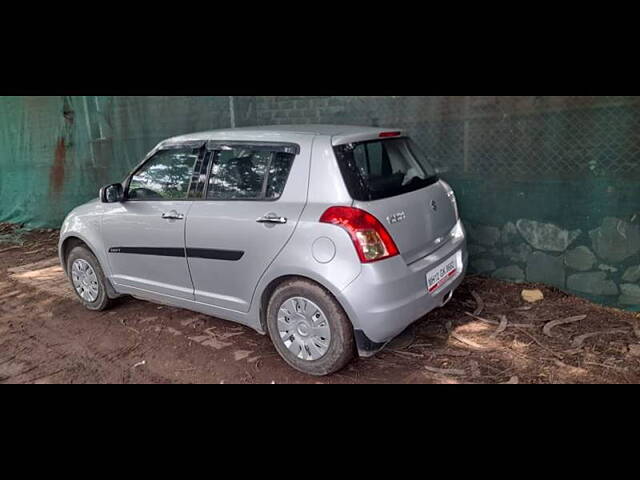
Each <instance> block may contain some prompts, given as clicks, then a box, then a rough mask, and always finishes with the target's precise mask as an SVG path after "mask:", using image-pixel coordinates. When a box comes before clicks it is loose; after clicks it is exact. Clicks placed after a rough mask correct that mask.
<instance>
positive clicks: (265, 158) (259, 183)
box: [207, 147, 294, 200]
mask: <svg viewBox="0 0 640 480" xmlns="http://www.w3.org/2000/svg"><path fill="white" fill-rule="evenodd" d="M293 159H294V155H293V154H291V153H284V152H270V151H265V150H252V149H251V148H246V149H245V148H242V147H239V148H233V149H226V150H219V151H218V152H216V155H215V157H214V160H213V166H212V168H211V176H210V177H209V187H208V189H207V199H208V200H277V199H278V198H280V196H281V195H282V192H283V191H284V187H285V185H286V183H287V179H288V178H289V173H290V172H291V166H292V165H293Z"/></svg>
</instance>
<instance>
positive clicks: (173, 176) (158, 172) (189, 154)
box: [128, 148, 198, 200]
mask: <svg viewBox="0 0 640 480" xmlns="http://www.w3.org/2000/svg"><path fill="white" fill-rule="evenodd" d="M197 161H198V153H197V152H194V150H193V149H192V148H185V149H171V150H161V151H160V152H158V153H156V154H155V155H154V156H153V158H152V159H151V160H149V161H148V162H147V163H145V165H144V166H143V167H142V168H141V169H140V170H138V172H136V174H135V175H134V176H133V178H132V179H131V182H130V183H129V193H128V198H129V199H130V200H186V199H187V194H188V192H189V186H190V185H191V180H192V176H193V169H194V165H195V164H196V162H197Z"/></svg>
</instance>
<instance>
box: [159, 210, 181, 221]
mask: <svg viewBox="0 0 640 480" xmlns="http://www.w3.org/2000/svg"><path fill="white" fill-rule="evenodd" d="M162 218H164V219H165V220H184V213H178V212H176V211H175V210H171V211H170V212H167V213H163V214H162Z"/></svg>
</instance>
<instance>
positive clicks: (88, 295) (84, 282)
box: [71, 258, 100, 303]
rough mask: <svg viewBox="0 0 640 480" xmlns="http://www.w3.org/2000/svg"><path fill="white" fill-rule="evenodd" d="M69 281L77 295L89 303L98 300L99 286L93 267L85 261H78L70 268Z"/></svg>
mask: <svg viewBox="0 0 640 480" xmlns="http://www.w3.org/2000/svg"><path fill="white" fill-rule="evenodd" d="M71 280H72V282H73V286H74V287H75V289H76V292H78V295H80V297H82V299H83V300H86V301H87V302H89V303H93V302H95V301H96V300H97V299H98V295H99V293H100V286H99V284H98V277H97V276H96V272H95V271H94V270H93V267H92V266H91V265H90V264H89V262H87V261H86V260H82V259H80V258H79V259H78V260H76V261H75V262H73V265H72V266H71Z"/></svg>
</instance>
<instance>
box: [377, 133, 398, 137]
mask: <svg viewBox="0 0 640 480" xmlns="http://www.w3.org/2000/svg"><path fill="white" fill-rule="evenodd" d="M400 135H402V132H382V133H381V134H380V138H391V137H399V136H400Z"/></svg>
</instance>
